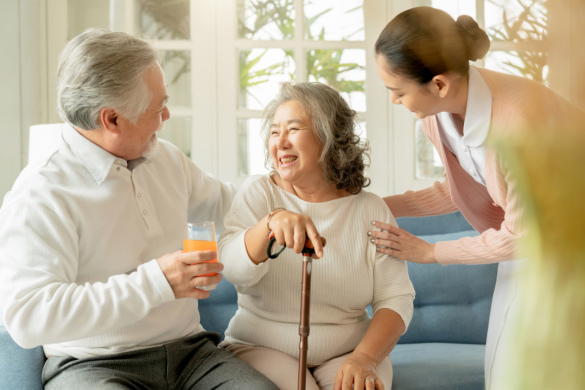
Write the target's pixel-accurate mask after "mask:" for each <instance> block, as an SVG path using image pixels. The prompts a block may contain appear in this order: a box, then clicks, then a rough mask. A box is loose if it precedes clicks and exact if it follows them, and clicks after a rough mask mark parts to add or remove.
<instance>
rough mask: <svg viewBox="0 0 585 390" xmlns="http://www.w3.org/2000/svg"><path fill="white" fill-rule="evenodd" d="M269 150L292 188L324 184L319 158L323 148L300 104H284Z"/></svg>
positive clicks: (273, 125)
mask: <svg viewBox="0 0 585 390" xmlns="http://www.w3.org/2000/svg"><path fill="white" fill-rule="evenodd" d="M268 150H269V153H270V157H271V158H272V163H273V164H274V169H276V172H278V174H279V176H280V177H281V178H282V179H283V180H284V181H286V182H289V183H290V184H292V185H297V186H305V185H308V184H311V183H312V182H313V181H314V180H323V172H322V170H321V167H320V165H319V158H320V157H321V153H322V151H323V148H322V146H321V145H319V142H318V141H317V138H316V137H315V134H314V132H313V121H312V118H311V116H310V115H309V114H308V113H307V111H306V110H305V109H304V108H303V106H302V104H301V103H300V102H299V101H297V100H289V101H287V102H285V103H283V104H281V105H280V106H279V107H278V109H277V110H276V112H275V114H274V119H273V121H272V125H271V127H270V138H269V141H268Z"/></svg>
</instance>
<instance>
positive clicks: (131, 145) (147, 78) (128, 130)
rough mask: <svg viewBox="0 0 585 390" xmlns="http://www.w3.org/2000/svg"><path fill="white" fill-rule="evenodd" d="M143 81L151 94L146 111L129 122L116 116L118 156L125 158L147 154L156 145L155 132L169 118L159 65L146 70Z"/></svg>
mask: <svg viewBox="0 0 585 390" xmlns="http://www.w3.org/2000/svg"><path fill="white" fill-rule="evenodd" d="M144 82H145V83H146V85H147V87H148V89H149V91H150V93H151V95H152V99H151V100H150V104H149V105H148V108H147V109H146V111H145V112H143V113H142V115H140V117H139V118H138V121H137V122H136V123H131V122H130V121H128V120H127V119H126V118H124V117H122V116H120V117H119V118H118V125H119V127H120V137H119V139H118V142H119V143H120V144H119V145H118V147H119V148H120V150H121V151H122V152H121V153H119V157H122V158H124V159H125V160H134V159H137V158H140V157H143V156H145V154H146V155H147V156H148V153H149V152H151V151H152V150H153V148H154V147H155V146H156V142H157V138H156V132H157V131H158V130H160V129H161V128H162V126H163V122H164V121H166V120H167V119H169V118H170V113H169V109H168V108H167V100H168V96H167V88H166V86H165V77H164V74H163V71H162V69H161V67H160V65H158V64H155V65H153V66H152V67H151V68H150V69H149V70H148V71H146V73H145V74H144Z"/></svg>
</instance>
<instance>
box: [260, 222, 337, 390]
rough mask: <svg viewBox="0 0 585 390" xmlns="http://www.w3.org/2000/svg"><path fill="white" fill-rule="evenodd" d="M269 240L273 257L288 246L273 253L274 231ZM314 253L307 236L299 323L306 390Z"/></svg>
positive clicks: (301, 388)
mask: <svg viewBox="0 0 585 390" xmlns="http://www.w3.org/2000/svg"><path fill="white" fill-rule="evenodd" d="M268 240H269V241H270V242H269V244H268V248H267V249H266V253H267V255H268V257H270V258H271V259H275V258H277V257H278V255H280V254H281V253H282V251H283V250H284V248H286V245H285V246H284V248H282V249H281V250H280V251H279V252H277V253H275V254H272V246H273V245H274V242H275V241H276V238H275V237H274V232H270V234H269V235H268ZM326 242H327V241H326V240H325V239H324V238H323V237H321V245H323V247H324V246H325V244H326ZM314 253H315V248H314V247H313V243H312V242H311V240H310V239H308V238H307V239H306V240H305V247H304V248H303V251H302V254H303V279H302V287H301V321H300V324H299V336H300V343H299V383H298V389H299V390H305V386H306V383H307V350H308V349H309V333H310V327H309V314H310V310H311V272H312V268H313V258H312V257H311V256H313V254H314Z"/></svg>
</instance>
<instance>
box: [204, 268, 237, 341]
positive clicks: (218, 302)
mask: <svg viewBox="0 0 585 390" xmlns="http://www.w3.org/2000/svg"><path fill="white" fill-rule="evenodd" d="M237 309H238V293H237V291H236V287H235V286H234V285H233V284H231V283H230V282H228V281H227V279H225V278H224V279H222V280H221V282H219V283H218V284H217V288H216V289H215V290H212V291H211V295H210V297H209V298H207V299H202V300H200V301H199V313H200V316H201V319H200V322H201V326H203V328H204V329H205V330H207V331H210V332H217V333H220V334H221V339H222V340H223V338H224V332H225V330H226V329H227V326H228V324H229V323H230V320H231V318H232V317H233V316H234V314H236V310H237Z"/></svg>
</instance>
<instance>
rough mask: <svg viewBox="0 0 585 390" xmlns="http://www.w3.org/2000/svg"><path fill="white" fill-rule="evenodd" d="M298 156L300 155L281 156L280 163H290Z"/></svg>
mask: <svg viewBox="0 0 585 390" xmlns="http://www.w3.org/2000/svg"><path fill="white" fill-rule="evenodd" d="M297 158H298V157H296V156H292V157H285V158H281V159H280V163H281V164H290V163H291V162H293V161H295V160H296V159H297Z"/></svg>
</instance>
